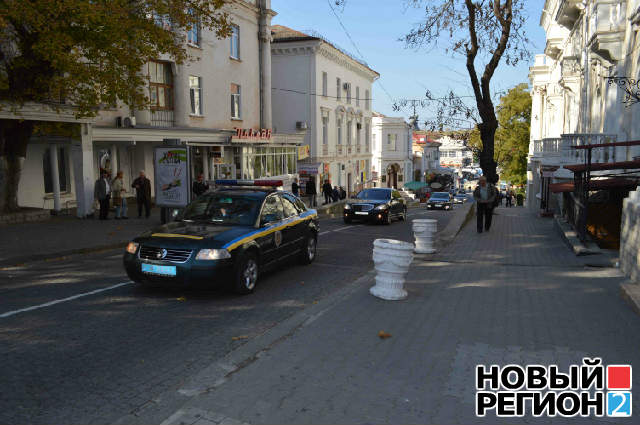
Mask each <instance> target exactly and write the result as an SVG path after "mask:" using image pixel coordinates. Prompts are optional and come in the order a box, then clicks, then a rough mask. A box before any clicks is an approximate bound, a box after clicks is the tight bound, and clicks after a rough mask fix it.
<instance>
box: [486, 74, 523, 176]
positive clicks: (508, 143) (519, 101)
mask: <svg viewBox="0 0 640 425" xmlns="http://www.w3.org/2000/svg"><path fill="white" fill-rule="evenodd" d="M527 88H528V86H527V84H524V83H523V84H518V85H517V86H516V87H514V88H512V89H510V90H509V91H508V92H507V94H506V95H504V96H502V97H501V98H500V104H499V105H498V107H497V112H498V121H499V123H500V126H499V127H498V130H497V131H496V137H495V141H496V147H495V154H494V158H495V160H496V162H497V163H498V165H499V166H500V167H501V168H502V175H501V179H502V180H508V181H510V182H511V183H512V184H524V183H526V181H527V154H528V152H529V130H530V126H531V95H530V94H529V92H528V91H527Z"/></svg>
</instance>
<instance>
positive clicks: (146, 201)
mask: <svg viewBox="0 0 640 425" xmlns="http://www.w3.org/2000/svg"><path fill="white" fill-rule="evenodd" d="M131 187H133V188H135V189H136V202H137V204H138V218H142V206H143V205H144V212H145V216H146V217H147V218H149V216H150V215H151V181H149V179H148V178H147V177H146V176H145V174H144V170H141V171H140V176H139V177H138V178H137V179H135V180H134V181H133V184H132V185H131Z"/></svg>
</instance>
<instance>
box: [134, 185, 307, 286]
mask: <svg viewBox="0 0 640 425" xmlns="http://www.w3.org/2000/svg"><path fill="white" fill-rule="evenodd" d="M243 184H247V183H243ZM256 184H257V183H256ZM318 229H319V225H318V215H317V213H316V210H308V209H307V208H306V207H305V205H304V203H303V202H302V201H300V200H299V199H298V198H297V197H295V196H294V195H292V194H290V193H288V192H282V191H277V190H275V189H274V188H269V187H246V186H245V187H233V186H230V187H224V188H220V189H218V190H215V191H212V192H209V193H205V194H204V195H202V196H200V197H199V198H198V199H196V200H195V201H193V202H192V203H191V204H189V206H188V207H187V208H186V210H185V212H184V213H183V214H182V216H181V217H179V218H178V220H177V221H175V222H172V223H169V224H165V225H163V226H159V227H157V228H154V229H152V230H150V231H148V232H146V233H143V234H142V235H140V236H139V237H137V238H135V239H134V240H133V241H131V242H130V243H129V245H128V246H127V248H126V252H125V254H124V259H123V261H124V267H125V269H126V271H127V274H128V275H129V277H130V278H131V279H132V280H133V281H135V282H138V283H143V284H169V285H172V286H179V287H183V286H188V285H191V284H206V285H210V286H230V287H231V288H232V289H233V290H235V291H236V292H237V293H240V294H248V293H250V292H253V290H254V288H255V285H256V282H257V280H258V275H259V273H261V272H262V271H264V270H266V269H269V268H273V267H274V266H277V265H281V264H283V263H284V262H290V261H291V259H292V258H294V259H297V260H299V262H301V263H303V264H309V263H311V262H312V261H313V260H314V259H315V257H316V243H317V239H318Z"/></svg>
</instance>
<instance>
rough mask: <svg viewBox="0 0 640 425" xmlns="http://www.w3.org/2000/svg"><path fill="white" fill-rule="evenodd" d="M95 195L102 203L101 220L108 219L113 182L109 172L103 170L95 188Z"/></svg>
mask: <svg viewBox="0 0 640 425" xmlns="http://www.w3.org/2000/svg"><path fill="white" fill-rule="evenodd" d="M93 197H94V198H95V199H96V200H97V201H98V202H99V203H100V220H108V219H109V217H108V215H109V200H110V199H111V184H110V182H109V174H108V173H107V171H106V170H103V171H102V173H101V175H100V178H99V179H98V180H97V181H96V184H95V185H94V188H93Z"/></svg>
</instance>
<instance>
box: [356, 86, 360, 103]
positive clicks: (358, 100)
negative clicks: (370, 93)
mask: <svg viewBox="0 0 640 425" xmlns="http://www.w3.org/2000/svg"><path fill="white" fill-rule="evenodd" d="M356 106H360V87H356Z"/></svg>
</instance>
